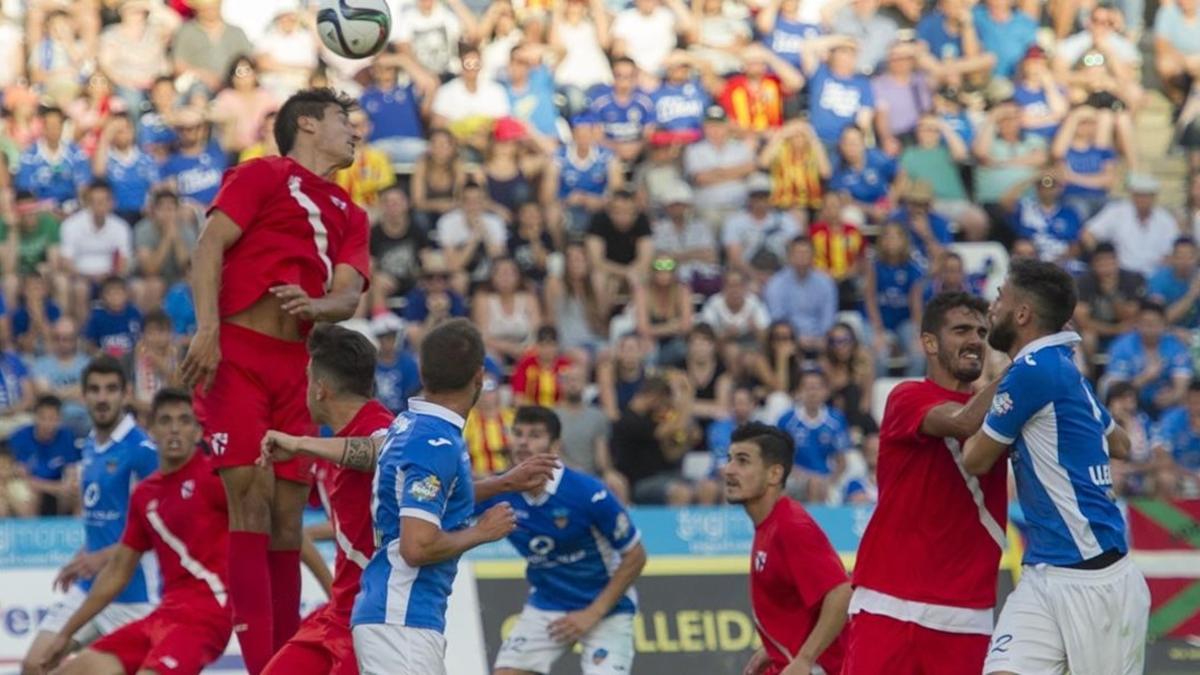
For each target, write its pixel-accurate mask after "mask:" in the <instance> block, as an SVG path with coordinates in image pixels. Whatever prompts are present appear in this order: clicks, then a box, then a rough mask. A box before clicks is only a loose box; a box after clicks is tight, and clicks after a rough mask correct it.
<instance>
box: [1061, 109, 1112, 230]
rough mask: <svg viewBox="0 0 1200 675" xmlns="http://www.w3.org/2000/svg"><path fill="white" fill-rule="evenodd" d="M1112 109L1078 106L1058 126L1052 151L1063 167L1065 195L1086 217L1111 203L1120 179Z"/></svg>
mask: <svg viewBox="0 0 1200 675" xmlns="http://www.w3.org/2000/svg"><path fill="white" fill-rule="evenodd" d="M1112 121H1113V119H1112V111H1110V110H1096V109H1095V108H1091V107H1088V106H1082V107H1079V108H1075V109H1074V110H1072V111H1071V114H1069V115H1067V119H1066V121H1065V122H1063V125H1062V128H1061V129H1059V131H1058V135H1057V136H1056V137H1055V139H1054V145H1053V147H1052V148H1051V150H1050V154H1051V156H1052V157H1053V159H1054V160H1055V161H1056V162H1059V163H1060V164H1061V166H1062V169H1063V182H1064V183H1065V187H1064V189H1063V199H1064V200H1065V201H1066V202H1067V204H1069V205H1070V206H1071V207H1072V208H1074V209H1075V210H1076V211H1078V212H1079V215H1080V217H1082V218H1083V219H1084V220H1087V219H1088V218H1091V217H1092V216H1094V215H1096V212H1098V211H1099V210H1100V209H1101V208H1103V207H1104V205H1105V204H1106V203H1108V199H1109V192H1110V191H1111V190H1112V188H1113V186H1114V185H1116V182H1117V159H1118V158H1117V153H1115V152H1113V150H1112Z"/></svg>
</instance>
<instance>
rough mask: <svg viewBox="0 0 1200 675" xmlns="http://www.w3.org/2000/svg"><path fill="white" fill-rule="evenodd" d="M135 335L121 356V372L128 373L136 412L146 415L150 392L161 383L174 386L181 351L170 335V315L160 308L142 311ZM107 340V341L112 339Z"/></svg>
mask: <svg viewBox="0 0 1200 675" xmlns="http://www.w3.org/2000/svg"><path fill="white" fill-rule="evenodd" d="M105 304H108V303H107V302H106V303H105ZM136 339H137V342H136V343H135V344H134V346H133V349H131V350H130V351H129V352H127V353H126V354H124V355H123V357H122V360H123V362H124V365H125V372H126V373H128V374H129V386H130V389H131V390H132V396H131V399H132V403H133V406H134V408H135V409H136V410H137V411H138V416H139V417H140V418H141V419H146V417H147V416H148V415H149V414H150V404H151V402H153V401H154V395H155V394H157V393H158V392H159V390H161V389H163V388H164V387H171V386H177V385H176V382H177V381H178V379H179V378H178V375H177V373H178V372H179V364H180V362H181V361H182V360H183V359H182V356H183V355H182V354H181V353H180V350H179V349H178V348H177V347H176V345H175V342H174V339H173V335H172V326H171V318H170V317H169V316H167V315H166V314H164V313H163V312H162V311H161V310H155V311H153V312H150V313H149V314H147V315H146V319H145V321H143V322H142V330H141V332H140V335H138V336H137V337H136ZM109 342H110V344H111V342H112V340H111V339H110V341H109ZM105 351H109V350H105Z"/></svg>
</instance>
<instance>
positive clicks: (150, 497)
mask: <svg viewBox="0 0 1200 675" xmlns="http://www.w3.org/2000/svg"><path fill="white" fill-rule="evenodd" d="M150 436H151V438H153V439H154V442H155V444H156V445H157V446H158V461H159V468H158V471H155V472H154V473H152V474H150V476H149V477H147V478H146V479H145V480H143V481H141V482H140V483H138V484H137V487H135V488H134V489H133V494H132V495H131V496H130V498H129V518H128V520H127V521H126V523H125V532H124V534H122V535H121V541H120V543H118V544H117V545H116V546H115V550H114V551H113V554H112V557H111V558H110V559H109V561H108V564H106V565H105V566H104V568H103V569H102V570H101V571H100V574H99V576H97V577H96V581H95V583H93V584H92V589H91V591H90V592H89V593H88V597H87V599H86V600H85V601H84V602H83V604H82V605H81V606H80V607H79V609H77V610H76V611H75V613H74V614H73V615H72V616H71V618H70V619H68V620H67V623H66V625H65V626H63V628H62V630H60V631H59V633H58V636H57V637H55V641H54V644H53V645H52V647H51V649H50V651H49V652H48V653H49V654H50V656H49V657H48V659H47V661H46V662H45V663H43V664H42V671H43V672H45V671H46V670H48V669H49V668H52V667H53V666H54V665H55V664H56V663H57V662H58V661H59V660H61V659H62V658H63V657H64V656H65V655H66V654H67V652H68V651H69V650H70V645H71V636H72V635H74V634H75V632H76V631H77V630H79V628H80V626H83V625H84V624H85V623H87V622H88V621H90V620H91V619H92V617H94V616H96V614H98V613H100V611H101V610H103V609H104V608H105V607H106V606H107V605H108V603H109V602H111V601H112V599H113V598H115V597H116V596H117V594H118V593H120V591H121V589H122V588H124V587H125V584H127V583H128V582H129V579H130V578H132V577H133V574H134V570H136V569H137V567H138V565H139V564H140V561H141V558H142V554H144V553H145V552H146V551H149V550H151V549H154V555H155V557H156V558H157V559H158V566H159V569H160V571H161V574H162V585H163V591H162V602H161V603H160V604H159V606H158V608H156V609H155V610H154V611H153V612H151V613H150V614H149V615H147V616H146V617H145V618H143V619H140V620H138V621H134V622H133V623H130V624H127V625H125V626H123V627H121V628H120V629H118V630H116V631H115V632H113V633H110V634H108V635H106V636H104V637H103V638H101V639H99V640H97V641H96V642H94V643H92V645H91V646H90V647H88V648H87V649H85V650H84V651H83V652H81V653H80V654H79V655H78V656H76V657H75V658H73V659H71V660H70V661H67V662H66V663H65V664H63V666H62V667H61V668H59V669H58V670H56V671H55V675H124V674H125V673H146V672H154V673H171V674H172V675H176V674H178V675H188V674H193V673H199V672H200V670H201V669H202V668H203V667H204V666H206V665H208V664H209V663H212V662H213V661H215V660H217V658H218V657H220V656H221V654H222V653H224V651H225V646H226V645H227V644H228V643H229V635H230V633H232V632H233V618H232V612H231V611H230V608H229V600H228V598H227V597H226V595H227V594H226V591H225V588H226V586H225V581H226V574H225V557H226V553H225V549H226V547H227V545H228V537H227V535H226V534H225V532H226V529H227V518H226V511H225V490H224V489H223V488H222V486H221V481H220V480H219V479H218V478H217V476H216V474H214V473H213V469H212V464H211V463H210V462H209V460H208V457H206V456H205V455H204V454H203V453H200V452H197V451H196V446H197V444H198V443H199V442H200V425H199V424H198V423H197V422H196V417H195V414H194V413H193V412H192V398H191V396H189V395H188V393H187V392H185V391H183V390H180V389H163V390H162V391H160V392H158V394H156V395H155V397H154V401H153V403H152V404H151V409H150Z"/></svg>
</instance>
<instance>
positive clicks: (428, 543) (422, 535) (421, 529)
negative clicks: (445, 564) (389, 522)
mask: <svg viewBox="0 0 1200 675" xmlns="http://www.w3.org/2000/svg"><path fill="white" fill-rule="evenodd" d="M401 522H402V523H403V524H402V525H401V526H400V557H402V558H404V562H405V563H407V564H408V565H409V567H422V566H424V565H433V564H435V563H440V562H442V561H443V560H449V559H451V558H454V557H456V556H459V555H462V554H463V553H465V552H467V551H468V550H470V549H473V548H475V547H476V546H479V545H480V544H483V543H486V542H487V541H489V540H488V539H486V538H484V537H483V535H482V533H481V531H480V530H479V528H476V527H468V528H466V529H463V530H456V531H454V532H446V531H445V530H443V529H442V528H441V527H438V526H437V525H434V524H433V523H430V522H426V521H424V520H421V519H420V518H411V517H405V518H401Z"/></svg>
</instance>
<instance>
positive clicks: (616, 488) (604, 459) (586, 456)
mask: <svg viewBox="0 0 1200 675" xmlns="http://www.w3.org/2000/svg"><path fill="white" fill-rule="evenodd" d="M558 384H559V387H561V389H562V399H561V400H560V401H559V403H558V406H556V407H555V408H554V412H555V414H557V415H558V419H559V421H561V422H562V431H563V433H562V441H563V445H562V450H563V461H564V462H565V463H566V464H567V466H570V467H572V468H574V469H577V470H579V471H584V472H586V473H588V474H591V475H593V476H596V477H598V478H600V479H601V480H603V481H604V485H605V487H607V488H608V489H609V490H611V491H612V493H613V495H614V496H616V497H617V499H618V500H620V501H621V502H623V503H628V502H629V482H628V481H626V480H625V477H624V476H622V475H621V473H620V472H619V471H617V470H616V469H615V468H614V467H613V460H612V453H611V452H610V451H609V447H608V438H609V428H610V423H609V421H608V417H606V416H605V415H604V412H603V411H601V410H600V409H599V408H597V407H596V406H595V405H592V404H591V403H587V402H585V401H584V390H585V388H586V387H587V385H588V379H587V370H586V369H585V368H584V367H582V366H580V365H578V364H574V363H572V364H569V365H567V366H566V367H565V368H563V369H562V371H561V372H560V373H559V375H558Z"/></svg>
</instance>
